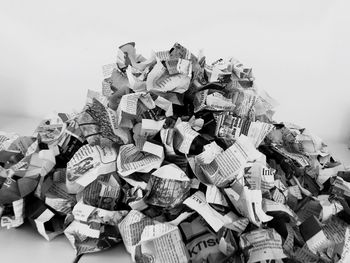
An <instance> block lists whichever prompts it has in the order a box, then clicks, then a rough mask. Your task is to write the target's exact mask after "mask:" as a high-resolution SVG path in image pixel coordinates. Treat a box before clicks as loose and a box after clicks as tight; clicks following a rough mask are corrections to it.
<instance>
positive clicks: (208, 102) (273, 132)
mask: <svg viewBox="0 0 350 263" xmlns="http://www.w3.org/2000/svg"><path fill="white" fill-rule="evenodd" d="M103 74H104V79H103V85H102V92H96V91H88V97H87V102H86V105H85V107H84V109H83V110H82V111H81V112H80V113H74V114H66V113H60V114H58V115H57V116H53V117H52V118H48V119H45V120H43V121H42V123H41V124H40V125H39V126H38V128H37V129H36V131H35V132H34V134H33V136H18V135H16V134H5V133H2V134H1V136H0V150H1V151H0V164H1V166H2V167H0V216H1V225H2V226H3V227H7V228H12V227H18V226H20V225H21V224H23V222H24V220H25V219H28V220H29V221H30V222H31V223H32V225H33V227H35V228H36V229H37V231H38V232H39V233H40V234H41V235H42V236H43V237H44V238H45V239H47V240H51V239H53V238H54V237H55V236H57V235H60V234H64V235H65V236H66V237H67V238H68V240H69V242H70V243H71V244H72V246H73V247H74V249H75V250H76V252H77V255H81V254H84V253H91V252H96V251H100V250H104V249H108V248H110V247H112V246H114V245H116V244H118V243H122V242H123V243H124V245H125V248H126V250H127V251H128V252H129V253H130V254H131V257H132V259H133V260H135V261H137V262H161V263H163V262H164V263H165V262H166V263H169V262H215V263H219V262H276V263H277V262H350V259H349V258H350V250H349V244H350V230H349V229H350V228H349V227H348V222H349V221H350V220H349V218H350V216H349V214H350V208H349V206H348V204H349V201H350V173H348V172H346V171H344V167H343V166H342V165H340V164H339V163H337V162H336V161H335V160H334V159H333V158H332V157H331V155H330V154H329V153H328V152H327V149H326V145H325V144H324V143H323V142H322V141H321V140H320V139H319V138H318V137H316V136H314V135H312V134H311V133H310V132H308V130H305V129H304V128H301V127H298V126H296V125H293V124H290V123H276V122H274V121H273V120H272V115H273V112H274V111H273V109H274V107H275V106H276V102H275V101H274V100H273V99H272V98H271V97H270V96H269V95H268V94H267V93H266V92H264V91H262V90H259V89H258V88H257V87H256V84H255V80H254V77H253V75H252V70H251V68H248V67H246V66H244V65H243V64H242V63H241V62H239V61H238V60H236V59H234V58H230V59H226V60H224V59H219V60H217V61H215V62H214V63H212V64H207V63H206V60H205V57H204V56H203V55H201V54H200V55H198V56H195V55H193V54H192V53H191V52H190V51H189V50H187V49H186V48H184V47H183V46H181V45H180V44H178V43H176V44H175V45H174V46H173V47H172V48H171V49H170V50H167V51H161V52H154V53H153V54H152V55H151V57H150V58H149V59H145V58H144V57H143V56H141V55H138V54H137V53H136V50H135V44H134V43H128V44H125V45H123V46H121V47H119V49H118V56H117V61H116V63H113V64H110V65H106V66H104V67H103Z"/></svg>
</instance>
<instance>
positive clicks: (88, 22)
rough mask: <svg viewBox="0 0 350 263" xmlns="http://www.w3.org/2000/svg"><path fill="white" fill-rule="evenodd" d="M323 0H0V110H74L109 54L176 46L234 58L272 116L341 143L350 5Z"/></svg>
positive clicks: (348, 102)
mask: <svg viewBox="0 0 350 263" xmlns="http://www.w3.org/2000/svg"><path fill="white" fill-rule="evenodd" d="M348 3H349V2H347V1H326V0H308V1H306V0H293V1H281V0H274V1H272V0H264V1H259V0H257V1H189V0H187V1H182V0H181V1H179V0H177V1H135V0H134V1H116V0H114V1H86V0H85V1H62V0H60V1H47V0H46V1H36V0H34V1H33V0H31V1H15V0H11V1H1V7H0V91H1V93H0V113H1V115H25V116H34V117H42V116H45V115H46V114H47V113H49V112H51V111H54V110H57V111H71V110H72V109H73V108H75V109H77V110H79V109H81V107H82V106H83V104H84V101H85V96H86V90H87V89H95V90H98V89H100V86H101V80H102V73H101V65H103V64H107V63H110V62H114V61H115V57H116V47H117V46H119V45H120V44H123V43H124V42H128V41H135V42H136V48H137V50H138V51H139V52H140V53H142V54H144V55H146V56H147V55H148V54H150V51H151V50H152V49H154V50H163V49H168V48H170V47H171V46H172V44H173V43H174V42H180V43H181V44H183V45H185V46H186V47H188V48H189V49H190V50H191V51H192V52H193V53H195V54H196V53H197V51H198V50H199V49H203V50H204V52H205V54H206V55H207V57H208V58H209V60H210V61H212V60H213V59H216V58H219V57H227V56H235V57H236V58H238V59H240V60H241V61H242V62H243V63H245V64H248V65H251V66H253V69H254V72H255V76H256V79H257V83H258V85H259V87H260V88H263V89H265V90H267V91H268V92H269V93H270V94H271V95H272V96H273V97H274V98H276V99H277V100H278V101H279V102H280V107H279V108H278V112H277V114H276V118H277V119H280V120H288V121H292V122H295V123H297V124H300V125H302V126H305V127H307V128H309V129H310V130H312V131H314V132H315V133H317V134H318V135H320V136H321V137H323V138H325V139H331V140H346V139H347V138H348V136H350V123H349V122H348V119H349V117H350V96H349V95H350V91H349V89H350V87H349V86H350V85H349V83H350V73H349V72H348V71H349V69H350V67H349V64H350V62H349V61H350V34H349V33H350V32H349V31H350V16H349V11H350V10H349V7H350V4H348Z"/></svg>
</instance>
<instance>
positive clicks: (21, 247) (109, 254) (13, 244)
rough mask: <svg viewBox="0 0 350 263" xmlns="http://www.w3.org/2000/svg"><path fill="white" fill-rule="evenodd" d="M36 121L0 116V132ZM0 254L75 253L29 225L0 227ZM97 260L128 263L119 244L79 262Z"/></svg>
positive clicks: (332, 145) (42, 258)
mask: <svg viewBox="0 0 350 263" xmlns="http://www.w3.org/2000/svg"><path fill="white" fill-rule="evenodd" d="M39 122H40V119H35V118H23V117H6V116H0V131H6V132H16V133H19V134H21V135H30V134H31V133H32V131H33V130H34V129H35V127H36V126H37V124H38V123H39ZM327 144H328V146H329V149H330V150H331V152H332V153H333V156H334V157H335V158H336V159H337V160H339V161H341V162H342V163H343V164H344V165H345V166H348V167H349V166H350V151H349V149H348V148H347V145H346V143H345V142H337V141H332V142H330V141H328V142H327ZM0 251H1V252H0V259H1V262H35V263H47V262H50V263H56V262H57V263H58V262H59V263H62V262H72V261H73V260H74V259H75V252H74V250H73V248H72V247H71V245H70V243H69V242H68V240H67V239H66V238H65V236H64V235H61V236H59V237H57V238H55V239H54V240H52V241H51V242H48V241H46V240H45V239H44V238H42V237H41V236H40V235H39V234H38V233H36V231H35V230H34V229H32V228H31V227H30V225H29V224H25V225H23V226H21V227H19V228H18V229H11V230H6V229H2V228H0ZM99 261H101V262H104V263H109V262H111V263H112V262H113V263H124V262H125V263H129V262H132V261H131V258H130V256H129V254H128V253H127V252H126V251H125V248H124V245H123V244H122V243H121V244H119V245H118V246H116V247H115V248H112V249H110V250H107V251H103V252H99V253H94V254H87V255H84V256H83V257H82V258H81V259H80V261H79V262H80V263H88V262H91V263H92V262H99Z"/></svg>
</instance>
